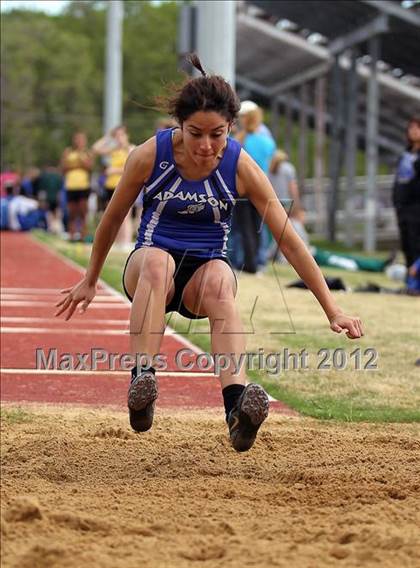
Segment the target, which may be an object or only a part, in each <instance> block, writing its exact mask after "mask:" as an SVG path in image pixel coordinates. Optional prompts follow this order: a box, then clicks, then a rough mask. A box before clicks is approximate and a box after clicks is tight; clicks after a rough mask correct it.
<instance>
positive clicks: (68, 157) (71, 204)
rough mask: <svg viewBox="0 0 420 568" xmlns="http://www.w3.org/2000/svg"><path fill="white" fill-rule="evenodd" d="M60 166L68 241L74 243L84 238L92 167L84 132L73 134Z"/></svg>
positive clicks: (91, 157) (91, 158) (90, 154)
mask: <svg viewBox="0 0 420 568" xmlns="http://www.w3.org/2000/svg"><path fill="white" fill-rule="evenodd" d="M60 165H61V169H62V171H63V174H64V187H65V188H66V195H67V210H68V215H69V220H68V232H69V238H70V241H72V242H75V241H79V240H83V239H84V238H85V237H86V219H87V213H88V198H89V194H90V175H91V171H92V165H93V156H92V153H91V151H90V150H89V149H88V146H87V138H86V134H85V133H84V132H81V131H79V132H75V133H74V134H73V138H72V146H71V147H70V148H66V149H65V150H64V152H63V154H62V156H61V162H60Z"/></svg>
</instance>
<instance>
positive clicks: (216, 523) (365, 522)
mask: <svg viewBox="0 0 420 568" xmlns="http://www.w3.org/2000/svg"><path fill="white" fill-rule="evenodd" d="M7 410H8V408H7V407H6V417H5V419H4V420H3V421H2V463H3V470H2V521H3V522H2V541H3V542H2V549H3V553H2V556H3V559H2V566H3V567H4V568H8V567H11V566H14V567H19V568H47V567H48V568H51V567H60V568H65V567H66V568H67V567H69V568H70V567H72V568H73V567H76V566H83V567H84V566H86V567H92V568H96V567H98V568H99V567H100V568H119V567H124V568H131V567H133V568H138V567H139V566H142V567H143V566H144V567H145V568H146V567H165V568H166V567H167V568H178V567H193V566H203V567H223V568H225V567H235V568H236V567H238V568H239V567H241V566H258V567H260V568H265V567H270V566H288V567H289V566H292V567H306V568H308V567H314V568H315V567H316V568H318V567H322V566H337V565H339V566H362V565H363V566H371V565H372V566H381V567H387V566H389V567H392V568H396V567H398V566H418V565H419V563H420V560H419V553H420V549H419V546H420V545H419V539H418V526H419V525H420V514H419V511H420V499H419V493H420V465H419V462H420V443H419V438H418V429H417V427H416V426H414V425H383V424H381V425H367V424H333V423H325V422H323V423H321V422H315V421H313V420H309V419H303V418H285V417H282V416H276V415H274V414H273V415H271V417H270V420H269V423H268V424H267V425H266V426H265V428H264V429H263V431H262V432H261V435H260V437H259V440H258V443H257V445H256V446H255V447H254V449H253V450H252V451H251V452H249V453H247V454H241V455H239V454H236V453H235V452H234V451H233V450H232V449H231V448H230V447H229V444H228V441H227V437H226V431H225V427H224V425H223V422H222V420H221V414H220V413H219V412H200V413H198V412H180V411H177V412H173V413H170V412H169V411H164V412H163V411H160V412H159V414H158V417H157V420H156V423H155V426H154V429H153V430H152V431H151V432H150V433H147V434H143V435H136V434H134V433H132V432H131V431H130V430H129V428H128V426H127V420H126V416H125V414H122V413H117V412H105V411H95V410H91V409H54V408H46V407H43V408H41V407H31V408H29V409H27V410H28V412H29V415H28V416H26V417H25V418H26V420H25V421H19V420H14V419H13V418H11V415H8V414H7Z"/></svg>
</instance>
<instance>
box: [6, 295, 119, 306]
mask: <svg viewBox="0 0 420 568" xmlns="http://www.w3.org/2000/svg"><path fill="white" fill-rule="evenodd" d="M45 296H46V295H45V294H0V300H1V301H2V302H8V301H11V300H19V301H26V302H29V301H32V302H38V301H40V302H42V301H45V300H46V299H47V298H46V297H45ZM40 297H41V298H42V299H39V298H40ZM63 297H64V296H63V295H61V294H60V293H56V294H52V295H51V298H52V301H54V300H55V301H58V300H60V299H61V298H63ZM95 300H96V301H100V302H106V303H111V304H115V303H120V304H122V302H121V300H119V299H118V298H115V297H113V296H98V295H97V296H95Z"/></svg>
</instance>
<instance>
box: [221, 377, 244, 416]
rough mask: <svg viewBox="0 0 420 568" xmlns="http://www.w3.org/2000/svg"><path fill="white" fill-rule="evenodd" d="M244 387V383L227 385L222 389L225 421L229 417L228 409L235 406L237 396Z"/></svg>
mask: <svg viewBox="0 0 420 568" xmlns="http://www.w3.org/2000/svg"><path fill="white" fill-rule="evenodd" d="M244 389H245V386H244V385H239V384H234V385H228V386H227V387H225V388H224V389H223V390H222V395H223V402H224V405H225V411H226V422H227V419H228V418H229V414H230V411H231V410H232V409H233V408H234V407H235V405H236V403H237V402H238V398H239V397H240V396H241V394H242V392H243V391H244Z"/></svg>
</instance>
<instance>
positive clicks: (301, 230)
mask: <svg viewBox="0 0 420 568" xmlns="http://www.w3.org/2000/svg"><path fill="white" fill-rule="evenodd" d="M268 177H269V179H270V181H271V184H272V186H273V188H274V191H275V192H276V195H277V197H278V198H279V201H281V202H282V204H283V206H284V208H285V209H286V211H287V212H288V214H289V219H290V221H291V223H292V225H293V228H294V229H295V231H296V232H297V234H298V235H299V236H300V238H301V239H302V240H303V241H304V243H305V244H306V245H309V238H308V234H307V232H306V230H305V226H304V221H305V212H304V210H303V207H302V202H301V200H300V195H299V188H298V184H297V178H296V170H295V167H294V166H293V164H291V163H290V162H289V161H288V155H287V154H286V152H283V150H277V151H276V152H275V154H274V156H273V159H272V160H271V164H270V171H269V176H268ZM274 245H275V246H274V250H271V251H270V256H273V257H276V256H277V250H278V247H277V245H276V243H274Z"/></svg>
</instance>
